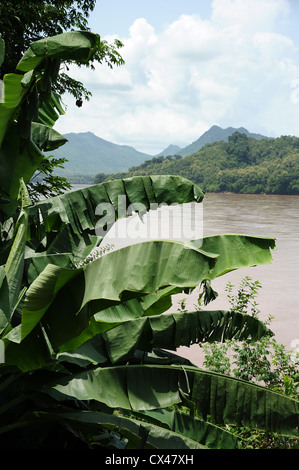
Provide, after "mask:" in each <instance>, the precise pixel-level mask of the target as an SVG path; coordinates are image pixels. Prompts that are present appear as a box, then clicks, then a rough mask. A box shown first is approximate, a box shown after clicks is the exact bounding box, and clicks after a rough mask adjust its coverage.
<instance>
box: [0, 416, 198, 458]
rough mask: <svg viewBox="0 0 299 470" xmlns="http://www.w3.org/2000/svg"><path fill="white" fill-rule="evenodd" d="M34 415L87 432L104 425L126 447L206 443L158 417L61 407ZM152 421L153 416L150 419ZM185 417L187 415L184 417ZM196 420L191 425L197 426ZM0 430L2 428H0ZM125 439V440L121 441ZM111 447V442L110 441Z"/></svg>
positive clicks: (189, 446)
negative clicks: (56, 410)
mask: <svg viewBox="0 0 299 470" xmlns="http://www.w3.org/2000/svg"><path fill="white" fill-rule="evenodd" d="M35 414H36V415H37V416H39V417H41V418H42V419H43V420H45V419H46V420H47V419H49V420H60V421H61V420H65V421H67V422H68V423H69V425H71V426H72V425H73V426H74V428H75V429H79V430H80V432H82V433H84V434H89V435H95V441H96V440H97V438H96V436H99V434H101V433H103V429H107V430H109V432H111V431H112V432H114V433H118V434H120V435H121V436H122V437H123V438H125V439H126V440H127V441H128V442H127V444H126V449H140V448H142V449H204V448H205V447H204V446H203V445H201V444H200V443H199V439H198V436H197V435H196V433H195V432H194V433H191V432H189V435H188V436H187V435H186V436H184V435H183V434H182V433H178V432H176V431H173V430H172V429H170V427H169V426H163V425H161V423H159V422H158V421H157V422H156V423H154V422H152V423H151V422H146V420H145V419H143V421H140V420H137V419H134V418H132V417H131V418H127V417H126V416H119V415H113V414H108V413H102V412H98V411H96V412H89V411H82V412H72V411H69V412H67V411H64V412H61V413H55V412H53V413H50V412H47V413H43V412H36V413H35ZM153 421H154V420H153ZM186 421H187V419H186ZM196 424H197V423H195V424H194V425H193V428H196ZM0 432H1V429H0ZM124 443H125V441H124ZM112 447H113V445H112Z"/></svg>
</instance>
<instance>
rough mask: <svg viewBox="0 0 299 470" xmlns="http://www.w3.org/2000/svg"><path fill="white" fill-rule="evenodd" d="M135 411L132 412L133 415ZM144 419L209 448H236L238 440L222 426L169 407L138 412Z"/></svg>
mask: <svg viewBox="0 0 299 470" xmlns="http://www.w3.org/2000/svg"><path fill="white" fill-rule="evenodd" d="M134 415H135V413H134V414H133V416H134ZM137 416H141V417H142V418H144V419H151V418H152V419H155V422H159V423H161V424H160V426H161V425H163V424H164V425H166V426H167V427H168V428H169V429H171V430H172V431H173V432H175V433H178V434H183V435H184V436H186V437H189V438H191V439H194V440H196V441H197V442H199V443H200V444H202V445H204V446H206V447H208V448H209V449H238V448H239V444H240V440H239V438H238V437H237V436H235V435H233V434H231V433H230V432H228V431H225V430H224V429H223V428H220V427H218V426H215V425H213V424H211V423H207V422H205V421H203V420H201V419H197V418H192V417H191V416H190V415H188V414H187V413H181V412H179V411H175V410H170V409H159V410H151V411H146V412H143V413H142V414H141V413H138V414H137Z"/></svg>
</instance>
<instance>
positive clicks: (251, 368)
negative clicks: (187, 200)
mask: <svg viewBox="0 0 299 470" xmlns="http://www.w3.org/2000/svg"><path fill="white" fill-rule="evenodd" d="M233 287H234V286H233V285H232V284H231V283H230V282H228V283H227V287H226V290H227V292H228V298H229V301H230V304H231V308H232V310H234V311H238V312H242V313H245V312H249V309H251V315H252V316H253V317H255V318H258V316H259V313H260V312H259V310H258V308H257V305H258V304H257V303H256V301H255V298H256V296H257V293H258V289H260V288H261V284H260V282H259V281H252V279H251V278H249V277H245V278H244V279H243V280H242V281H241V283H240V286H239V288H238V291H237V294H236V295H232V290H233ZM271 320H272V317H269V319H268V320H267V322H265V323H270V322H271ZM203 350H204V353H205V359H204V362H203V365H204V366H205V367H206V368H207V369H208V370H211V371H215V372H221V373H224V374H228V375H234V376H235V377H237V378H239V379H242V380H245V381H247V382H252V383H256V384H263V385H265V386H266V387H268V388H269V389H271V390H275V391H277V392H279V393H282V394H284V395H287V396H291V397H293V398H297V397H298V387H299V354H298V353H296V352H291V351H287V349H286V346H285V345H282V344H278V343H277V341H276V340H275V338H274V337H271V336H269V335H266V336H264V337H263V338H261V339H259V340H258V341H253V340H252V339H250V338H248V339H246V340H244V341H241V342H240V341H236V340H232V341H231V340H229V341H226V343H225V344H220V343H211V344H206V345H203ZM234 432H235V433H236V434H238V435H239V436H240V437H241V438H242V441H243V446H244V447H246V448H261V447H263V448H290V447H291V448H298V445H299V444H298V440H296V439H285V438H284V437H283V436H281V435H279V433H264V432H262V433H261V432H257V431H254V430H252V429H249V428H248V427H241V428H235V431H234Z"/></svg>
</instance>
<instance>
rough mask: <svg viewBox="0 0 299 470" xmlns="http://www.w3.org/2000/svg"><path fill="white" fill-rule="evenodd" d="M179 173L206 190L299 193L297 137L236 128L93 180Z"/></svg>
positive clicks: (298, 147)
mask: <svg viewBox="0 0 299 470" xmlns="http://www.w3.org/2000/svg"><path fill="white" fill-rule="evenodd" d="M150 174H156V175H174V174H176V175H181V176H184V177H185V178H188V179H190V180H191V181H193V182H194V183H196V184H199V185H200V187H201V188H202V189H203V190H204V191H206V192H232V193H244V194H246V193H253V194H261V193H266V194H293V195H294V194H299V138H298V137H292V136H282V137H279V138H269V139H262V140H255V139H253V138H248V137H247V136H246V134H242V133H240V132H235V133H234V134H233V135H231V136H230V137H229V140H228V142H224V141H219V142H215V143H213V144H207V145H205V146H204V147H203V148H202V149H201V150H200V151H199V152H197V153H194V154H193V155H190V156H188V157H181V156H180V155H169V156H168V155H166V156H161V157H154V158H152V159H151V160H147V161H145V162H144V163H143V164H141V165H139V166H135V167H132V168H130V169H129V171H128V172H127V173H122V174H116V175H103V174H99V175H97V176H96V177H95V182H96V183H98V182H101V181H105V180H108V179H115V178H119V177H120V176H121V177H127V176H140V175H150Z"/></svg>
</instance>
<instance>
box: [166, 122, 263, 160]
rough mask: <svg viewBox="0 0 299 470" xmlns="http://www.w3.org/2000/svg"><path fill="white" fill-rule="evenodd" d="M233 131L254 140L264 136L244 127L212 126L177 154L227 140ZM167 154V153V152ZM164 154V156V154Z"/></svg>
mask: <svg viewBox="0 0 299 470" xmlns="http://www.w3.org/2000/svg"><path fill="white" fill-rule="evenodd" d="M234 132H240V133H241V134H245V135H247V137H251V138H253V139H256V140H261V139H265V138H266V137H265V136H263V135H261V134H254V133H252V132H249V131H248V130H247V129H245V128H244V127H239V128H237V129H236V128H234V127H228V128H227V129H222V128H221V127H219V126H212V127H211V128H210V129H209V130H208V131H207V132H205V133H204V134H203V135H202V136H201V137H200V138H199V139H197V140H196V141H195V142H193V143H192V144H190V145H188V146H187V147H184V148H183V149H181V150H180V152H178V153H179V155H181V156H182V157H186V156H187V155H192V154H193V153H195V152H198V151H199V150H201V149H202V148H203V147H204V146H205V145H206V144H213V143H214V142H219V141H224V142H227V141H228V138H229V137H230V136H231V135H232V134H234ZM167 155H169V154H167ZM164 156H166V155H165V154H164Z"/></svg>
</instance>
